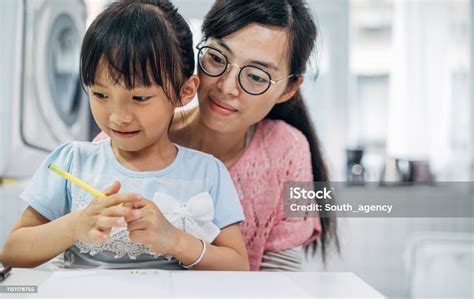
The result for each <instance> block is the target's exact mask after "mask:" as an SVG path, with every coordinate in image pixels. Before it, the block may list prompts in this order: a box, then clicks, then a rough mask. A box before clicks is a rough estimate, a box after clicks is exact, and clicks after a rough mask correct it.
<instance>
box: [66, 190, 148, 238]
mask: <svg viewBox="0 0 474 299" xmlns="http://www.w3.org/2000/svg"><path fill="white" fill-rule="evenodd" d="M119 190H120V183H119V182H114V184H113V185H112V186H111V187H109V188H108V189H107V190H106V191H105V192H104V193H105V194H106V195H107V197H99V198H95V199H94V200H92V201H91V203H90V204H89V205H88V206H87V207H86V208H84V209H82V210H80V211H77V214H76V217H75V223H74V226H73V227H74V228H73V233H74V239H75V240H81V241H84V242H87V243H95V244H99V243H103V242H105V241H107V239H108V238H109V234H110V232H111V230H112V228H113V227H121V226H126V225H127V222H126V221H132V220H134V219H136V218H137V217H138V215H139V213H138V211H134V210H133V208H132V207H130V206H129V205H122V206H120V204H122V203H124V204H127V203H134V202H138V201H140V200H143V197H142V196H141V195H140V194H136V193H120V194H117V193H118V192H119Z"/></svg>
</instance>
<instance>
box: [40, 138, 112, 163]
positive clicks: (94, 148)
mask: <svg viewBox="0 0 474 299" xmlns="http://www.w3.org/2000/svg"><path fill="white" fill-rule="evenodd" d="M108 142H109V140H103V141H100V142H94V143H92V142H88V141H72V142H67V143H63V144H61V145H60V146H58V147H57V148H55V149H54V150H53V151H52V152H51V153H50V154H49V156H48V158H47V160H58V159H59V160H62V161H64V162H67V161H69V163H70V162H71V161H72V160H75V161H77V160H86V159H90V158H93V159H95V158H97V156H99V155H103V153H104V151H103V149H104V147H106V146H107V143H108Z"/></svg>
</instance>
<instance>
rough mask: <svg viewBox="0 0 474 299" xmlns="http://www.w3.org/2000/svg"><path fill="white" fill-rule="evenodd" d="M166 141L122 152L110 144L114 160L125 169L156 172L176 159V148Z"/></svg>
mask: <svg viewBox="0 0 474 299" xmlns="http://www.w3.org/2000/svg"><path fill="white" fill-rule="evenodd" d="M166 139H167V140H162V141H161V142H157V143H155V144H153V145H150V146H148V147H146V148H143V149H141V150H139V151H126V150H122V149H120V148H118V147H117V146H116V145H114V144H113V142H112V151H113V153H114V155H115V158H116V159H117V160H118V161H119V162H120V164H122V165H123V166H124V167H125V168H127V169H130V170H133V171H158V170H161V169H164V168H166V167H167V166H169V165H170V164H171V163H172V162H173V161H174V159H176V155H177V149H176V146H175V145H174V144H173V143H171V141H170V140H169V139H168V138H166Z"/></svg>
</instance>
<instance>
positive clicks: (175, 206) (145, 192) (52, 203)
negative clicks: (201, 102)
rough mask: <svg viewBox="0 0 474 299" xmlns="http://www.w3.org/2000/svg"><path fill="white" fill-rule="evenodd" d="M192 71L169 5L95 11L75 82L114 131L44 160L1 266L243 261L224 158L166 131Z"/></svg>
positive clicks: (182, 27) (184, 31)
mask: <svg viewBox="0 0 474 299" xmlns="http://www.w3.org/2000/svg"><path fill="white" fill-rule="evenodd" d="M193 70H194V60H193V49H192V36H191V32H190V30H189V27H188V26H187V25H186V22H185V21H184V19H183V18H182V17H181V16H180V15H179V14H178V13H177V10H176V9H175V8H174V6H173V5H172V4H170V3H169V2H168V1H140V2H136V1H130V2H129V1H123V2H119V3H113V4H111V5H110V6H109V7H108V8H107V9H106V10H105V11H104V12H103V13H102V14H101V15H99V16H98V17H97V19H96V20H95V21H94V22H93V23H92V25H91V26H90V28H89V29H88V31H87V33H86V35H85V37H84V41H83V45H82V51H81V78H82V82H83V84H84V85H85V86H86V87H87V90H88V93H89V97H90V105H91V110H92V114H93V115H94V118H95V120H96V122H97V124H98V125H99V127H100V128H101V129H102V131H104V132H105V133H106V134H108V135H109V136H110V137H111V139H109V140H104V141H102V142H99V143H96V144H93V143H87V142H73V143H68V144H65V145H63V146H61V147H59V148H58V149H56V150H55V151H54V152H53V153H52V154H51V155H50V156H49V157H48V158H47V159H46V160H45V161H44V162H43V164H42V166H41V167H40V169H39V170H38V171H37V172H36V174H35V175H34V177H33V178H32V180H31V182H30V184H29V186H28V187H27V188H26V190H25V191H24V192H23V193H22V195H21V198H22V199H23V200H25V201H26V202H28V203H29V206H28V208H27V209H26V211H25V212H24V213H23V215H22V216H21V218H20V219H19V220H18V222H17V223H16V224H15V226H14V228H13V230H12V232H11V233H10V235H9V237H8V239H7V241H6V242H5V246H4V249H3V261H2V262H3V263H4V264H5V265H9V266H14V267H35V266H37V265H40V264H42V263H44V262H46V261H48V260H50V259H51V258H53V257H55V256H56V255H58V254H60V253H61V252H64V262H65V265H66V266H71V267H107V268H129V267H136V268H145V267H153V268H162V269H177V268H181V269H182V268H183V267H184V268H192V267H195V268H196V269H220V270H247V269H248V258H247V253H246V249H245V244H244V241H243V238H242V235H241V233H240V230H239V226H238V223H239V222H241V221H242V220H243V219H244V216H243V212H242V208H241V206H240V202H239V198H238V195H237V192H236V190H235V187H234V185H233V183H232V180H231V178H230V175H229V173H228V172H227V170H226V168H225V166H224V165H223V164H222V163H221V162H219V161H218V160H217V159H215V158H213V157H212V156H210V155H207V154H204V153H201V152H198V151H194V150H190V149H187V148H184V147H181V146H178V145H175V144H173V143H172V142H171V141H170V139H169V137H168V128H169V125H170V123H171V120H172V117H173V112H174V109H175V108H176V107H178V106H181V105H184V104H186V103H188V102H189V101H190V100H191V99H192V98H193V97H194V95H195V93H196V89H197V87H198V85H199V79H198V78H197V77H196V76H193V75H192V73H193ZM50 164H55V165H56V166H58V167H60V168H62V169H64V170H66V171H68V172H70V173H72V174H73V175H75V176H77V177H79V178H81V179H82V180H84V181H86V182H88V183H89V184H91V185H92V186H94V187H96V188H99V189H106V188H107V187H108V186H110V184H111V183H112V182H114V181H119V182H120V183H117V182H115V183H114V184H112V186H110V187H109V188H108V189H107V190H106V192H105V193H106V194H107V195H108V196H107V197H105V198H93V196H91V195H90V194H89V193H87V192H86V191H84V190H82V189H81V188H79V187H77V186H75V185H71V184H70V183H69V182H67V181H66V180H64V179H63V178H61V177H59V176H57V175H56V174H54V173H52V172H51V171H50V170H48V165H50ZM119 189H120V191H121V192H120V193H118V191H119ZM210 244H212V245H210Z"/></svg>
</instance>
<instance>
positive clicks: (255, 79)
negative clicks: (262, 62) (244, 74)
mask: <svg viewBox="0 0 474 299" xmlns="http://www.w3.org/2000/svg"><path fill="white" fill-rule="evenodd" d="M248 76H249V79H250V80H252V81H253V82H255V83H267V82H268V81H267V80H266V79H265V78H262V77H260V76H258V75H254V74H249V75H248Z"/></svg>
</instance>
